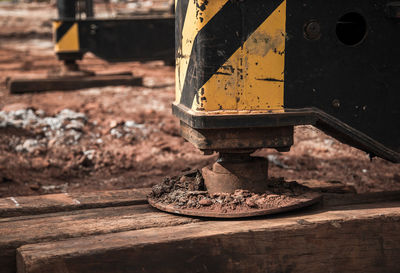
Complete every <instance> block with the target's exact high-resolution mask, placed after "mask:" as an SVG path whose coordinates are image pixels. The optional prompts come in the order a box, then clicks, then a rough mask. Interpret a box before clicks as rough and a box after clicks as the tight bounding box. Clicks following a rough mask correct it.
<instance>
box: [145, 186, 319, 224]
mask: <svg viewBox="0 0 400 273" xmlns="http://www.w3.org/2000/svg"><path fill="white" fill-rule="evenodd" d="M321 197H322V196H321V194H320V193H317V192H312V191H310V192H307V193H304V194H302V195H300V196H297V197H296V198H293V202H291V203H288V204H286V205H285V206H277V207H270V208H267V209H257V208H254V209H250V210H246V211H240V210H237V211H230V212H219V211H213V210H211V209H207V207H205V208H200V209H196V208H181V207H179V206H176V205H173V204H165V203H162V202H159V201H158V200H156V199H154V198H151V197H149V198H148V202H149V204H150V205H151V206H153V207H155V208H157V209H159V210H162V211H166V212H170V213H173V214H179V215H188V216H198V217H212V218H244V217H254V216H262V215H269V214H276V213H282V212H287V211H292V210H295V209H299V208H304V207H307V206H310V205H313V204H315V203H317V202H319V201H320V200H321Z"/></svg>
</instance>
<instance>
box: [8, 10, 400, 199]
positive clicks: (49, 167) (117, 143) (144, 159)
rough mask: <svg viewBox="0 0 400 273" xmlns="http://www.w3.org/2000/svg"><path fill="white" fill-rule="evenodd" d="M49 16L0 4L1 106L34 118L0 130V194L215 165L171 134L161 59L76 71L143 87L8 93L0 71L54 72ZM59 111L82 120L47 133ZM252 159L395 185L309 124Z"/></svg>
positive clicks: (390, 171) (361, 182) (90, 62)
mask: <svg viewBox="0 0 400 273" xmlns="http://www.w3.org/2000/svg"><path fill="white" fill-rule="evenodd" d="M11 11H12V12H11ZM17 11H18V12H17ZM54 15H55V11H54V8H52V7H50V6H44V5H43V4H41V5H37V4H35V5H29V6H28V5H24V6H23V9H20V7H19V6H10V5H7V6H4V5H1V6H0V21H1V22H2V24H3V25H2V26H3V27H2V28H0V37H1V40H0V81H1V83H0V84H1V87H0V110H1V111H2V113H3V115H6V114H7V115H11V114H15V113H16V111H17V110H20V109H22V112H23V113H25V114H26V113H28V112H29V111H30V112H29V113H34V119H35V120H34V121H32V124H25V125H21V124H20V123H18V122H19V121H18V117H15V116H14V117H15V119H14V120H13V122H14V123H12V124H8V125H4V126H3V127H2V128H0V196H1V197H4V196H13V195H14V196H15V195H35V194H44V193H52V192H60V191H68V192H74V191H90V190H105V189H123V188H132V187H147V186H151V185H154V184H155V183H157V182H160V181H162V180H163V178H164V177H165V176H174V175H178V174H179V173H180V172H181V171H183V170H189V169H200V168H202V167H203V166H205V165H207V164H210V163H211V162H213V161H214V159H215V158H216V156H215V155H212V156H204V155H202V154H201V153H200V152H199V151H198V150H196V149H195V148H194V147H193V146H192V145H191V144H190V143H187V142H185V141H184V140H183V139H182V138H181V137H180V136H179V123H178V120H177V119H176V118H175V117H173V116H172V114H171V108H170V106H171V103H172V101H173V98H174V69H173V68H172V67H168V66H165V65H164V64H163V63H161V62H152V63H146V64H140V63H134V62H133V63H126V64H108V63H106V62H104V61H102V60H100V59H97V58H95V57H94V56H92V55H90V54H88V55H87V56H85V58H84V60H83V61H82V62H81V66H82V68H83V69H90V70H94V71H97V72H108V73H109V72H118V71H126V70H129V71H133V73H134V74H136V75H141V76H143V77H144V81H145V86H141V87H128V86H119V87H102V88H91V89H85V90H76V91H71V92H60V91H54V92H47V93H40V94H24V95H10V94H9V93H8V91H7V89H6V88H5V81H6V78H7V77H17V76H18V77H28V76H42V77H43V76H45V75H46V73H47V72H48V71H50V70H56V69H57V68H58V66H59V63H58V61H57V60H56V58H55V56H54V54H53V52H52V45H51V38H50V36H51V35H50V31H51V30H50V27H49V23H50V19H51V18H52V17H53V16H54ZM21 22H23V24H24V25H25V26H29V30H26V29H23V28H22V27H21V24H22V23H21ZM27 109H28V110H27ZM29 109H31V110H29ZM65 109H69V110H71V111H73V112H71V113H75V114H76V115H79V114H82V116H81V118H77V119H73V118H66V119H63V123H62V124H61V125H60V126H61V127H57V128H54V130H53V129H51V130H50V129H49V127H48V125H47V127H46V126H44V125H43V124H40V122H42V121H44V120H47V121H48V120H50V119H51V118H55V119H57V118H59V117H60V112H61V113H65ZM62 110H64V112H62ZM10 113H11V114H10ZM77 113H79V114H77ZM17 116H18V115H17ZM1 123H2V121H1V120H0V124H1ZM257 155H259V156H269V159H270V174H271V176H274V177H284V178H285V179H286V180H299V179H320V180H335V181H342V182H344V183H347V184H349V185H353V186H354V187H355V188H356V189H357V190H358V191H359V192H365V191H378V190H392V189H400V165H395V164H391V163H389V162H387V161H385V160H382V159H373V160H372V161H370V160H369V158H368V156H367V155H366V154H365V153H363V152H361V151H358V150H356V149H354V148H351V147H349V146H346V145H343V144H340V143H338V142H337V141H336V140H334V139H332V138H330V137H328V136H326V135H324V134H322V133H320V132H319V131H317V130H315V129H313V128H312V127H308V126H303V127H299V128H297V129H296V135H295V145H294V146H293V147H292V150H291V151H290V152H288V153H278V152H276V151H274V150H268V149H266V150H262V151H258V152H257Z"/></svg>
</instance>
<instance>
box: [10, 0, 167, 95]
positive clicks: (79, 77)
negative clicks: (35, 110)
mask: <svg viewBox="0 0 400 273" xmlns="http://www.w3.org/2000/svg"><path fill="white" fill-rule="evenodd" d="M57 10H58V18H57V19H55V20H54V21H53V41H54V51H55V54H56V55H57V58H58V59H59V60H60V61H61V62H62V66H61V68H60V71H57V73H49V75H48V76H47V78H41V79H12V80H11V81H10V82H9V84H8V85H9V89H10V91H11V93H25V92H35V91H48V90H71V89H79V88H85V87H95V86H105V85H140V84H141V83H142V79H141V78H138V77H134V76H133V75H132V73H131V72H125V73H120V74H106V75H104V74H103V75H95V73H93V72H92V71H83V70H81V69H80V68H79V66H78V64H77V61H78V60H81V59H82V58H83V56H84V55H85V54H86V53H88V52H91V53H93V54H94V55H95V56H97V57H99V58H101V59H103V60H106V61H108V62H111V63H116V62H131V61H140V62H147V61H154V60H161V61H164V62H165V63H167V64H174V63H175V59H174V54H175V49H174V43H175V42H174V33H175V32H174V21H175V20H174V15H173V7H172V6H171V5H169V6H165V7H164V9H160V10H156V11H154V10H149V11H148V12H147V13H146V12H144V13H143V12H142V13H141V14H138V13H135V10H132V13H128V12H125V14H123V15H121V16H117V17H115V18H102V17H96V16H95V14H94V7H93V0H83V1H82V0H57Z"/></svg>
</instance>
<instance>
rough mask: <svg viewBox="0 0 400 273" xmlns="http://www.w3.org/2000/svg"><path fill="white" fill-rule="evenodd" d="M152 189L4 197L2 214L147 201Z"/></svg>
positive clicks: (0, 205) (47, 211)
mask: <svg viewBox="0 0 400 273" xmlns="http://www.w3.org/2000/svg"><path fill="white" fill-rule="evenodd" d="M148 193H150V188H143V189H129V190H114V191H98V192H86V193H85V192H83V193H58V194H46V195H39V196H17V197H6V198H1V199H0V217H11V216H22V215H34V214H43V213H49V212H60V211H70V210H79V209H89V208H101V207H115V206H128V205H139V204H146V203H147V201H146V196H147V194H148Z"/></svg>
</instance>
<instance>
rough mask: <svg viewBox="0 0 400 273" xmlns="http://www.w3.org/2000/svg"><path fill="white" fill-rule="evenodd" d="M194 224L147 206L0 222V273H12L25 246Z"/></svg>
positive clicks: (65, 213)
mask: <svg viewBox="0 0 400 273" xmlns="http://www.w3.org/2000/svg"><path fill="white" fill-rule="evenodd" d="M194 221H197V220H195V219H192V218H185V217H179V216H174V215H171V214H167V213H163V212H159V211H157V210H156V209H154V208H152V207H150V206H149V205H135V206H122V207H109V208H96V209H87V210H76V211H69V212H57V213H49V214H41V215H29V216H20V217H12V218H2V219H0V272H15V269H16V260H15V257H16V256H15V255H16V249H17V248H18V247H20V246H21V245H24V244H32V243H38V242H47V241H57V240H65V239H67V238H81V237H85V236H90V235H96V234H106V233H115V232H121V231H127V230H135V229H143V228H150V227H160V226H170V225H179V224H185V223H191V222H194Z"/></svg>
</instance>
